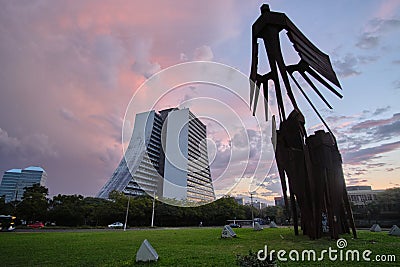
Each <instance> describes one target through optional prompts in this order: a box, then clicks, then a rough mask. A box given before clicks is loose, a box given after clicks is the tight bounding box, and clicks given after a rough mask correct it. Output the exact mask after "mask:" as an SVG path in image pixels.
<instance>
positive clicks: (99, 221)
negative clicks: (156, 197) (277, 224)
mask: <svg viewBox="0 0 400 267" xmlns="http://www.w3.org/2000/svg"><path fill="white" fill-rule="evenodd" d="M128 201H129V212H128V214H129V215H128V220H127V223H128V225H129V226H131V227H136V226H150V223H151V215H152V205H153V198H152V197H150V196H137V197H131V198H130V199H128V197H127V196H125V195H124V194H123V193H121V192H117V191H113V192H111V194H110V196H109V199H108V200H107V199H102V198H95V197H84V196H81V195H61V194H59V195H57V196H54V197H53V198H51V199H50V198H48V189H47V188H46V187H44V186H40V185H39V184H35V185H33V186H32V187H28V188H26V189H25V193H24V195H23V197H22V200H21V201H14V202H10V203H5V201H4V198H0V214H11V215H14V216H17V220H18V221H19V222H20V221H21V220H22V221H26V222H27V223H30V222H36V221H41V222H49V223H55V224H56V225H57V226H72V227H76V226H92V227H97V226H106V225H108V224H111V223H114V222H117V221H119V222H124V221H125V216H126V209H127V204H128ZM271 208H272V209H271V211H270V212H268V211H266V210H265V209H264V210H259V209H256V208H254V207H251V206H246V205H240V204H238V203H237V202H236V201H235V199H234V198H232V197H223V198H221V199H219V200H217V201H214V202H212V203H209V204H207V205H203V206H199V207H178V206H171V205H168V204H165V203H163V202H159V201H156V202H155V220H154V224H155V225H156V226H197V225H199V223H200V222H202V224H203V225H204V226H211V225H224V224H226V223H227V220H230V219H251V214H252V209H253V214H254V217H260V216H263V217H266V216H268V215H269V216H275V215H276V214H278V215H279V214H283V213H282V212H279V207H271ZM277 209H278V211H277Z"/></svg>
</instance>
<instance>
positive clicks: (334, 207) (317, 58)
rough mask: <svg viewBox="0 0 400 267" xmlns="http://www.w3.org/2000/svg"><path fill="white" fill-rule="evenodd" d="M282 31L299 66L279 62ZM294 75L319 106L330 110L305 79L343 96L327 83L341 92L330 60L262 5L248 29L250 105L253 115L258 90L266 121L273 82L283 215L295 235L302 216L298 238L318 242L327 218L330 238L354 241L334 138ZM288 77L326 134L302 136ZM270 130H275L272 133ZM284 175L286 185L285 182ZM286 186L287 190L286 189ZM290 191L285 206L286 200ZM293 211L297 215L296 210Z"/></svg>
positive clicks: (302, 120)
mask: <svg viewBox="0 0 400 267" xmlns="http://www.w3.org/2000/svg"><path fill="white" fill-rule="evenodd" d="M282 30H286V31H287V35H288V37H289V40H290V41H291V42H292V43H293V46H294V49H295V50H296V51H297V53H298V55H299V57H300V61H299V62H298V63H297V64H295V65H289V66H287V65H286V64H285V62H284V59H283V55H282V51H281V46H280V40H279V33H280V32H281V31H282ZM259 38H261V39H263V41H264V45H265V49H266V53H267V58H268V62H269V66H270V71H269V72H268V73H266V74H263V75H261V74H259V73H258V72H257V68H258V42H257V40H258V39H259ZM278 71H279V74H280V76H281V79H282V81H283V84H284V88H285V89H286V92H287V95H288V97H289V100H290V103H291V105H292V106H293V111H292V112H291V113H290V115H289V116H287V117H286V111H285V106H284V102H283V97H282V89H281V86H280V79H279V75H278ZM294 72H298V73H299V74H300V76H301V77H302V78H303V79H304V80H305V81H306V82H307V84H308V85H309V86H310V87H311V88H312V89H313V90H314V92H315V93H316V94H317V95H318V96H319V97H320V98H321V99H322V101H323V102H324V103H325V104H326V105H327V106H328V107H329V108H330V109H332V107H331V105H330V104H329V103H328V101H327V100H326V99H325V98H324V97H323V95H322V94H321V93H320V91H319V90H318V88H317V87H316V86H315V85H314V84H313V82H312V80H311V79H310V76H311V77H313V78H314V79H315V80H317V81H318V82H319V83H321V84H322V85H323V86H325V87H326V88H327V89H329V90H330V91H331V92H333V93H334V94H335V95H337V96H338V97H340V98H341V97H342V95H341V94H340V93H339V92H338V91H337V90H335V89H334V88H333V86H331V85H330V84H329V83H328V81H329V82H330V83H332V84H333V85H335V86H336V87H338V88H341V86H340V83H339V80H338V79H337V77H336V74H335V72H334V70H333V68H332V65H331V62H330V59H329V56H328V55H326V54H325V53H323V52H322V51H320V50H319V49H318V48H317V47H316V46H315V45H314V44H313V43H311V41H309V40H308V39H307V37H306V36H305V35H304V34H303V33H302V32H301V31H300V30H299V29H298V28H297V27H296V26H295V25H294V24H293V22H292V21H290V19H289V18H288V17H287V16H286V15H285V14H284V13H278V12H272V11H271V10H270V8H269V6H268V5H266V4H264V5H262V6H261V15H260V17H259V18H258V19H257V20H256V22H255V23H254V24H253V27H252V62H251V72H250V77H249V78H250V81H251V82H250V105H253V101H254V106H253V113H254V114H255V112H256V108H257V102H258V97H259V91H260V88H261V87H262V89H263V95H264V105H265V115H266V118H268V112H267V110H268V107H267V105H268V82H269V81H272V82H273V85H274V89H275V94H276V99H277V105H278V112H279V120H280V127H279V130H276V132H275V133H273V135H275V136H276V144H275V156H276V161H277V165H278V171H279V176H280V179H281V185H282V191H283V195H284V200H285V206H286V209H287V213H288V214H289V209H288V208H289V207H290V210H291V212H290V213H291V216H292V218H293V225H294V231H295V234H296V235H298V214H300V217H301V228H302V230H303V234H306V235H308V236H309V237H310V238H312V239H315V238H320V237H321V236H322V233H323V225H322V221H323V214H324V216H325V215H326V217H327V220H325V222H327V224H328V226H326V225H325V226H324V227H325V228H327V227H328V228H329V233H330V235H331V237H332V238H335V239H337V238H338V237H339V235H340V234H342V233H350V229H349V227H351V228H352V232H353V235H354V237H356V229H355V225H354V220H353V215H352V211H351V208H350V205H349V200H348V197H347V191H346V185H345V181H344V176H343V170H342V160H341V156H340V153H339V150H338V147H337V143H336V139H335V137H334V135H333V133H332V131H331V130H330V129H329V127H328V125H327V124H326V122H325V121H324V119H323V118H322V116H321V115H320V114H319V112H318V110H317V109H316V107H315V106H314V105H313V103H312V102H311V100H310V99H309V97H308V96H307V95H306V94H305V92H304V90H303V89H302V88H301V86H300V84H299V82H298V81H297V80H296V79H295V77H294V75H293V73H294ZM289 77H290V78H291V79H292V80H293V82H294V84H295V85H296V87H297V88H298V89H299V91H300V92H301V93H302V95H303V96H304V97H305V98H306V100H307V102H308V103H309V104H310V105H311V107H312V109H313V110H314V111H315V112H316V113H317V116H318V117H319V118H320V119H321V121H322V122H323V124H324V125H325V127H326V129H327V130H328V132H324V131H317V132H316V133H315V135H312V136H307V132H306V129H305V126H304V125H305V118H304V116H303V114H302V113H301V111H300V109H299V107H298V105H297V103H296V99H295V97H294V94H293V91H292V88H291V84H290V81H289ZM275 128H276V127H274V128H273V129H274V131H275ZM286 176H287V181H288V182H287V183H286ZM287 185H288V186H287ZM287 188H289V194H290V204H289V199H288V197H287ZM297 206H298V207H299V211H300V212H298V211H297Z"/></svg>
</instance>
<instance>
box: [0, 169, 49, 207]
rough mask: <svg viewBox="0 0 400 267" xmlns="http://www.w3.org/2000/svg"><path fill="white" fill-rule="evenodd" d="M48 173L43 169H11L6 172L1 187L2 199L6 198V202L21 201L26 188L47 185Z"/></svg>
mask: <svg viewBox="0 0 400 267" xmlns="http://www.w3.org/2000/svg"><path fill="white" fill-rule="evenodd" d="M46 180H47V173H46V171H45V170H43V169H42V168H41V167H34V166H31V167H28V168H25V169H11V170H8V171H6V172H4V175H3V179H2V180H1V185H0V197H3V196H4V197H5V201H6V202H10V201H20V200H21V198H22V196H23V195H24V192H25V188H26V187H30V186H32V185H34V184H40V185H42V186H44V185H45V183H46Z"/></svg>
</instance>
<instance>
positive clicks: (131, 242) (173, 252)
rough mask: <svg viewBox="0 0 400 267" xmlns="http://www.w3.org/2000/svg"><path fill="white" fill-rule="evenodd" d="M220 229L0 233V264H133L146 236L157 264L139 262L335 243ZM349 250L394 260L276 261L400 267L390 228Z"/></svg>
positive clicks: (209, 261) (211, 259)
mask: <svg viewBox="0 0 400 267" xmlns="http://www.w3.org/2000/svg"><path fill="white" fill-rule="evenodd" d="M221 229H222V228H221V227H219V228H182V229H149V230H129V231H126V232H123V231H122V230H114V231H87V232H43V231H40V230H38V231H33V232H27V233H19V232H15V233H0V266H133V265H135V264H136V263H135V256H136V251H137V250H138V249H139V247H140V244H141V243H142V242H143V240H144V239H147V240H149V242H150V243H151V244H152V245H153V247H154V248H155V249H156V251H157V253H158V254H159V260H158V262H156V263H152V264H149V263H142V264H140V265H141V266H235V261H236V255H237V254H242V255H243V254H248V251H249V250H250V249H252V250H253V251H255V252H257V251H258V250H260V249H263V248H264V245H266V244H267V245H268V249H269V250H271V249H275V250H280V249H284V250H286V251H287V252H289V251H290V250H292V249H297V250H299V251H302V250H304V249H314V250H316V251H317V252H319V251H321V250H323V249H328V248H329V247H332V248H333V249H337V246H336V241H332V240H329V239H328V238H323V239H321V240H317V241H311V240H309V239H308V238H307V237H304V236H294V234H293V230H292V229H287V228H279V229H269V228H268V229H264V230H263V231H260V232H256V231H253V230H252V229H249V228H243V229H235V232H236V233H237V235H238V238H233V239H221V238H220V235H221ZM343 238H345V239H346V240H347V242H348V246H347V247H346V248H345V249H358V250H360V251H363V250H366V249H369V250H371V251H372V254H371V256H370V258H371V259H373V258H374V257H375V255H377V254H385V255H388V254H392V255H395V256H396V260H397V261H396V262H391V263H378V262H370V263H368V262H358V263H357V262H344V261H342V262H340V261H338V262H331V261H329V258H328V257H325V260H324V261H323V262H290V261H288V262H278V265H279V266H370V265H371V266H400V237H394V236H389V235H388V234H387V232H381V233H371V232H368V231H359V238H358V239H356V240H354V239H352V238H351V236H350V235H345V236H343Z"/></svg>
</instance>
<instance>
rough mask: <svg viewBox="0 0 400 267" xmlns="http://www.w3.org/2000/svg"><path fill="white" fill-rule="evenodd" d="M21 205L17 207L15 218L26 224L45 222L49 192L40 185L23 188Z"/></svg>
mask: <svg viewBox="0 0 400 267" xmlns="http://www.w3.org/2000/svg"><path fill="white" fill-rule="evenodd" d="M24 190H25V192H24V195H23V197H22V201H21V203H20V204H19V205H18V206H17V216H18V217H19V218H20V219H23V220H26V221H28V222H35V221H46V219H47V209H48V206H49V205H48V199H47V195H48V194H49V190H48V189H47V188H46V187H44V186H41V185H40V184H34V185H32V186H31V187H25V188H24Z"/></svg>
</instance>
